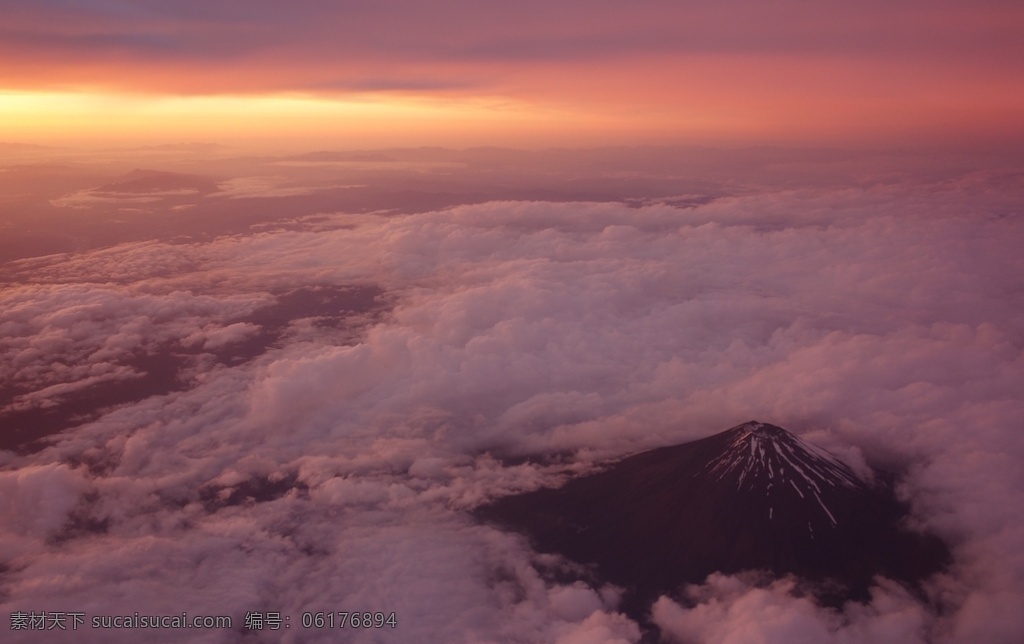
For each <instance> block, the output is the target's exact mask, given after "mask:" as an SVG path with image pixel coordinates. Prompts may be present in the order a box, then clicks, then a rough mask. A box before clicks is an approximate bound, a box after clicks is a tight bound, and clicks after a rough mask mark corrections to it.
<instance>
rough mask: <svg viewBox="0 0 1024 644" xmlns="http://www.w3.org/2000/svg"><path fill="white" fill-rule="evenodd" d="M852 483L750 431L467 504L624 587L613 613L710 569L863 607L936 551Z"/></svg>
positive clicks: (838, 467) (940, 547) (941, 557)
mask: <svg viewBox="0 0 1024 644" xmlns="http://www.w3.org/2000/svg"><path fill="white" fill-rule="evenodd" d="M876 479H877V480H876V481H874V482H870V483H869V482H867V481H864V480H862V479H861V478H859V477H858V476H857V475H856V474H855V473H854V472H853V470H852V469H850V467H848V466H847V465H846V464H844V463H843V462H842V461H840V460H839V459H837V458H836V457H835V456H833V455H831V454H830V453H828V452H827V451H825V450H823V449H821V448H819V447H816V446H813V445H811V444H810V443H808V442H807V441H804V440H803V439H801V438H799V437H798V436H795V435H794V434H792V433H790V432H788V431H786V430H785V429H783V428H781V427H777V426H775V425H770V424H767V423H760V422H757V421H751V422H748V423H744V424H742V425H738V426H736V427H733V428H732V429H729V430H726V431H724V432H721V433H719V434H715V435H713V436H709V437H707V438H703V439H701V440H697V441H693V442H690V443H685V444H681V445H675V446H671V447H663V448H660V449H655V450H651V451H648V452H643V453H640V454H636V455H633V456H630V457H628V458H625V459H623V460H621V461H619V462H617V463H614V464H612V465H611V466H609V467H608V468H607V469H605V470H604V471H601V472H599V473H596V474H591V475H588V476H583V477H581V478H577V479H574V480H571V481H569V482H568V483H566V484H565V485H564V486H562V487H561V488H558V489H545V490H538V491H535V492H530V493H526V494H520V495H516V496H511V497H505V498H502V499H498V500H497V501H495V502H493V503H491V504H489V505H486V506H483V507H481V508H478V509H477V511H476V514H477V516H478V517H480V518H483V519H485V520H488V521H491V522H494V523H498V524H501V525H504V526H507V527H510V528H513V529H516V530H519V531H522V532H525V533H526V534H527V535H529V537H530V538H531V540H532V541H533V544H534V546H535V547H536V548H537V549H539V550H541V551H546V552H558V553H561V554H563V555H565V556H567V557H568V558H570V559H573V560H575V561H577V562H580V563H583V564H594V565H595V567H596V570H597V571H598V573H599V574H600V575H601V576H602V577H604V578H605V579H607V580H608V581H612V582H614V583H617V584H619V585H622V586H624V587H626V588H627V589H629V592H628V593H627V599H626V606H624V608H625V610H627V612H629V611H631V610H632V611H633V612H635V613H636V615H639V616H640V617H641V618H642V615H643V611H645V610H646V609H647V606H646V604H644V602H645V601H647V600H650V599H651V598H654V597H656V596H657V595H658V594H661V593H666V592H672V591H673V590H675V589H677V588H679V587H681V586H683V585H685V584H687V583H701V582H703V581H704V579H705V578H706V577H707V575H709V574H710V573H712V572H716V571H720V572H724V573H735V572H740V571H744V570H763V571H767V572H769V573H770V574H775V575H779V574H787V573H790V574H795V575H798V576H800V577H802V578H805V579H808V580H811V581H815V582H827V583H823V584H821V585H819V589H822V592H821V594H820V595H819V597H820V598H821V599H823V600H824V601H826V602H830V603H840V602H842V601H846V600H849V599H866V598H867V596H868V588H869V587H870V585H871V583H872V580H873V578H874V576H875V575H883V576H885V577H888V578H890V579H895V580H898V581H902V582H904V583H907V584H909V585H913V584H914V583H916V582H917V581H918V580H920V579H921V578H923V577H924V576H927V575H929V574H931V573H933V572H936V571H938V570H939V569H941V568H942V567H943V566H944V565H946V563H947V562H948V560H949V553H948V549H947V548H946V546H945V545H944V544H942V542H940V541H939V540H938V539H936V538H934V537H930V536H927V535H922V534H918V533H913V532H910V531H908V530H906V529H905V528H904V523H905V522H904V519H905V517H906V515H907V508H906V507H905V506H904V505H903V504H901V503H900V502H899V501H898V500H897V499H896V497H895V494H894V493H893V490H892V486H891V483H890V482H891V480H892V479H891V477H888V476H885V475H879V476H877V477H876Z"/></svg>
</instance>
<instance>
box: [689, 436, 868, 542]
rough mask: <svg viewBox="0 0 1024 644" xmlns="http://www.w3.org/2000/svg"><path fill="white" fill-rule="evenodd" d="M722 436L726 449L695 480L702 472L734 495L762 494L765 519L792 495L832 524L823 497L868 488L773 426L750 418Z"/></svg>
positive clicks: (833, 519)
mask: <svg viewBox="0 0 1024 644" xmlns="http://www.w3.org/2000/svg"><path fill="white" fill-rule="evenodd" d="M721 436H722V437H723V438H724V439H725V442H726V446H725V448H724V449H723V450H722V451H721V452H720V453H719V454H718V455H717V456H715V457H713V458H711V459H710V460H709V461H708V462H707V465H706V466H705V467H704V470H703V471H701V472H697V473H695V474H694V476H695V477H696V476H699V475H703V474H706V475H707V476H710V477H711V478H713V479H714V480H715V481H716V482H719V483H722V484H723V485H733V484H735V486H736V490H737V491H746V492H752V493H759V492H763V493H764V495H765V496H766V497H768V498H769V499H770V502H769V503H768V513H769V518H770V519H773V518H774V516H775V512H774V507H775V503H774V501H776V500H778V501H779V502H780V504H786V503H787V502H788V501H792V502H795V498H791V499H787V498H786V497H791V496H792V497H796V498H799V499H801V500H802V501H804V502H806V503H807V504H811V505H817V507H818V508H819V509H820V511H821V512H822V513H823V514H824V516H826V517H827V518H828V520H829V522H830V523H831V524H832V525H833V526H834V525H836V524H837V519H836V517H835V515H834V514H833V513H832V512H831V511H830V510H829V508H828V506H827V505H826V503H825V501H824V500H823V499H822V497H823V496H825V497H828V495H829V492H830V491H831V490H832V489H833V488H836V487H846V488H854V489H857V488H866V487H867V485H866V483H865V482H864V481H862V480H860V478H858V477H857V475H856V474H854V472H853V470H851V469H850V467H849V466H847V465H846V464H845V463H843V462H842V461H840V460H838V459H837V458H836V457H834V456H833V455H832V454H830V453H828V452H827V451H825V450H823V449H821V448H819V447H815V446H813V445H811V444H810V443H808V442H806V441H803V440H801V439H800V438H799V437H797V436H795V435H794V434H791V433H789V432H788V431H786V430H785V429H783V428H781V427H778V426H776V425H769V424H767V423H759V422H757V421H756V420H752V421H750V422H748V423H743V424H742V425H737V426H736V427H733V428H732V429H730V430H727V431H726V432H725V433H724V434H722V435H721ZM811 513H812V514H813V513H814V511H813V508H812V510H811ZM809 526H810V524H809ZM812 531H813V530H812Z"/></svg>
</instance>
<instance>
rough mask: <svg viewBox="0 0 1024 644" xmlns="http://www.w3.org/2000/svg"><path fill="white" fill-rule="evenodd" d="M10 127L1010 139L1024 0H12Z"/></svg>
mask: <svg viewBox="0 0 1024 644" xmlns="http://www.w3.org/2000/svg"><path fill="white" fill-rule="evenodd" d="M0 24H2V25H3V26H2V27H0V140H5V141H13V142H21V143H44V144H62V143H72V144H75V143H79V144H82V143H125V142H152V143H162V142H176V141H182V140H190V141H191V140H198V141H214V140H216V141H220V142H243V141H248V142H253V143H275V144H278V145H285V146H290V145H295V146H299V147H302V146H307V145H309V144H311V143H315V144H319V145H323V144H331V145H335V146H346V147H347V146H373V145H396V144H402V145H406V144H416V145H420V144H435V145H439V144H443V145H462V146H465V145H481V144H484V145H515V146H517V147H543V146H547V145H590V144H643V143H659V144H661V143H725V144H733V143H737V142H739V143H750V142H753V143H797V144H808V143H810V144H841V145H856V146H862V145H877V144H879V143H886V144H896V145H905V144H921V143H923V144H933V143H935V144H948V143H953V144H957V145H960V144H965V143H975V144H977V143H981V144H984V143H990V142H994V141H1006V140H1007V138H1008V137H1009V138H1016V137H1019V136H1021V135H1022V133H1024V132H1022V127H1021V125H1020V123H1022V122H1024V83H1021V81H1020V69H1022V68H1024V39H1021V38H1020V34H1021V33H1022V32H1024V7H1022V5H1021V4H1020V3H1019V2H1010V1H1002V0H982V1H981V2H966V1H964V0H939V1H936V2H916V1H915V2H900V3H892V2H880V1H875V0H868V1H865V2H859V3H846V2H818V1H814V2H812V1H810V0H785V1H783V2H773V3H764V2H753V1H751V0H738V1H732V0H730V1H726V2H716V3H707V2H675V1H671V2H670V1H662V0H648V1H646V2H640V3H637V2H632V3H626V2H621V1H609V0H602V1H586V2H585V1H583V0H566V1H561V2H550V1H547V2H542V1H538V0H524V1H522V2H516V3H506V2H495V1H490V0H485V1H480V0H474V1H469V0H441V1H439V2H431V3H422V2H414V1H412V0H385V1H374V2H369V1H363V0H358V1H351V0H347V1H334V0H331V1H326V0H307V1H304V2H300V3H281V2H274V1H271V0H250V1H245V2H242V1H236V0H227V1H224V2H218V3H209V2H205V1H203V2H200V1H198V0H185V1H182V2H174V3H166V2H158V1H156V0H137V1H132V2H124V1H118V0H89V1H86V0H83V1H77V2H72V1H67V0H31V1H29V0H7V1H6V2H4V3H3V5H2V7H0Z"/></svg>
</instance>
